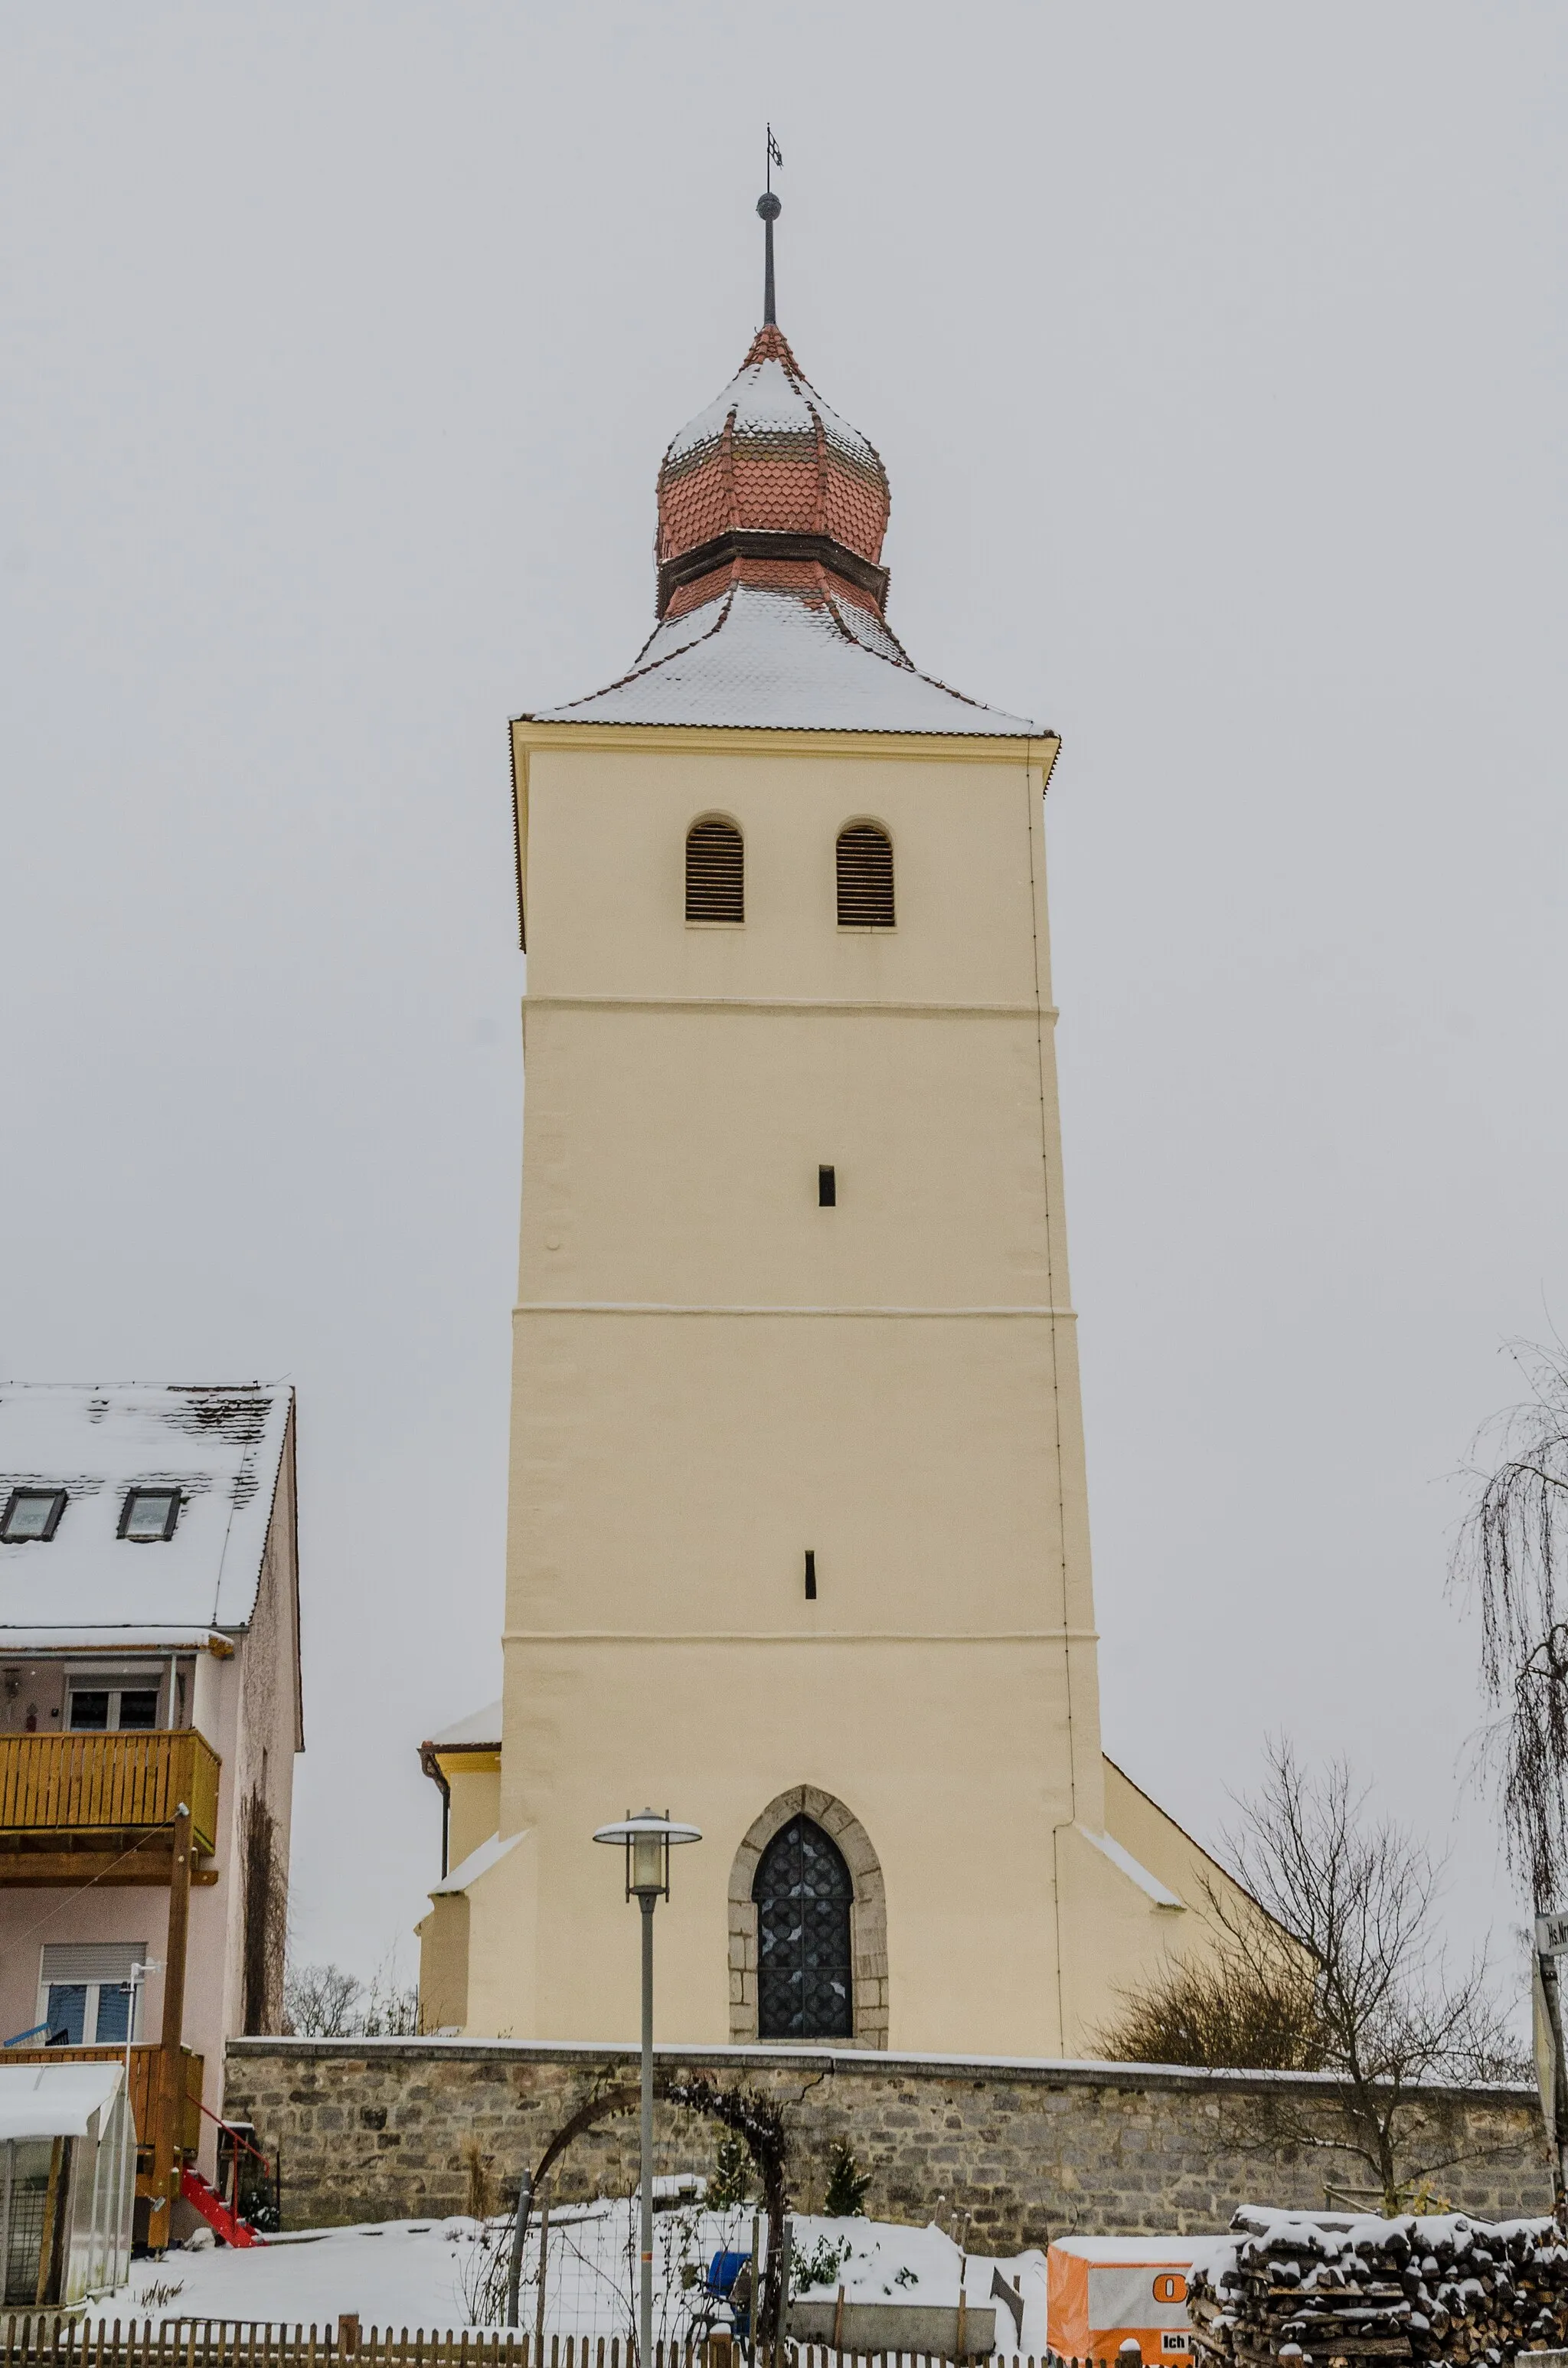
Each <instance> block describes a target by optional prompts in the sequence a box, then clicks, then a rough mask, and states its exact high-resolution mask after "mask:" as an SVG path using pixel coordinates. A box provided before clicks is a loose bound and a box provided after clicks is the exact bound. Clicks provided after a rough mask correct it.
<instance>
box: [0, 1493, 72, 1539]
mask: <svg viewBox="0 0 1568 2368" xmlns="http://www.w3.org/2000/svg"><path fill="white" fill-rule="evenodd" d="M64 1510H65V1491H64V1489H63V1488H13V1489H12V1491H11V1493H10V1496H9V1497H7V1498H6V1509H5V1511H4V1512H3V1513H0V1539H3V1540H4V1541H5V1543H6V1545H8V1546H17V1545H23V1544H26V1543H28V1541H29V1540H33V1539H37V1540H39V1541H40V1542H41V1541H42V1540H43V1539H45V1538H51V1537H52V1536H53V1535H54V1532H55V1531H56V1530H57V1529H58V1528H59V1527H60V1516H61V1514H62V1512H63V1511H64Z"/></svg>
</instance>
